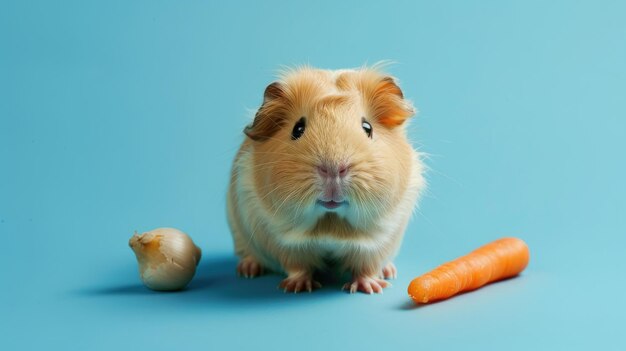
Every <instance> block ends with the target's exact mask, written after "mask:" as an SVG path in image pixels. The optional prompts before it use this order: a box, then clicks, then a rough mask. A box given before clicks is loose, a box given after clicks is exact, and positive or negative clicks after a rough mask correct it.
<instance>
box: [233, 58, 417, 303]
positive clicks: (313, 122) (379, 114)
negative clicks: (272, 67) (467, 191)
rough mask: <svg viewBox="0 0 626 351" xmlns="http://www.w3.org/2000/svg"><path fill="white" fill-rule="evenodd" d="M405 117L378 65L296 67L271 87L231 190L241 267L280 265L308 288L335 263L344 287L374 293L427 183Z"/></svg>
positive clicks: (405, 108)
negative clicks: (345, 274)
mask: <svg viewBox="0 0 626 351" xmlns="http://www.w3.org/2000/svg"><path fill="white" fill-rule="evenodd" d="M413 113H414V112H413V107H412V106H411V104H410V102H408V101H407V100H405V99H404V97H403V96H402V92H401V90H400V89H399V88H398V86H397V85H396V83H395V82H394V80H393V79H392V78H391V77H388V76H385V75H383V74H381V73H380V72H379V71H377V70H376V69H370V68H362V69H358V70H339V71H327V70H318V69H313V68H299V69H296V70H293V71H290V72H287V73H286V74H285V75H284V76H283V77H282V78H281V80H280V81H279V82H275V83H272V84H271V85H269V86H268V87H267V89H266V91H265V96H264V101H263V105H262V106H261V108H260V109H259V111H258V112H257V114H256V117H255V119H254V122H253V123H252V124H251V125H250V126H248V127H246V129H245V130H244V132H245V134H246V135H247V138H246V140H245V141H244V142H243V144H242V146H241V148H240V149H239V152H238V153H237V156H236V158H235V161H234V164H233V169H232V176H231V182H230V186H229V190H228V196H227V209H228V220H229V225H230V228H231V231H232V234H233V239H234V243H235V252H236V254H237V255H238V256H239V257H240V259H241V260H240V262H239V265H238V268H237V269H238V272H239V273H240V274H241V275H244V276H247V277H254V276H256V275H259V274H261V272H262V271H263V269H270V270H273V271H277V272H284V273H285V274H287V278H286V279H285V280H283V282H282V283H281V287H283V288H284V289H285V290H286V291H293V292H298V291H303V290H308V291H311V290H312V289H313V288H316V287H319V283H317V282H315V281H314V280H313V273H314V272H315V271H316V270H318V269H324V268H328V267H326V265H327V264H328V262H333V264H336V265H338V267H337V268H339V269H341V270H345V271H349V272H351V273H352V275H353V281H352V282H350V283H347V284H346V286H345V287H346V288H348V289H349V290H350V291H351V292H355V291H357V290H360V291H363V292H367V293H371V292H382V288H384V287H386V286H387V285H388V282H387V281H386V280H384V278H393V277H395V275H396V271H395V267H394V266H393V263H392V259H393V257H394V256H395V254H396V252H397V250H398V248H399V246H400V243H401V242H402V237H403V235H404V230H405V228H406V225H407V222H408V220H409V218H410V217H411V214H412V213H413V209H414V207H415V203H416V200H417V198H418V196H419V193H420V191H421V190H422V188H423V187H424V179H423V176H422V170H423V166H422V163H421V162H420V158H419V155H418V153H417V152H416V151H415V150H413V148H412V147H411V145H410V144H409V142H408V141H407V139H406V133H405V125H406V124H405V123H404V122H405V120H406V119H407V118H409V117H410V116H411V115H413Z"/></svg>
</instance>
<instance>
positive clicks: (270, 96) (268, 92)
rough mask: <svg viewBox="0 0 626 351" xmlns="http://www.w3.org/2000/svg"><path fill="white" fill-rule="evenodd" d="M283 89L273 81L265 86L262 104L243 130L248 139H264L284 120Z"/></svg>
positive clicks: (278, 127)
mask: <svg viewBox="0 0 626 351" xmlns="http://www.w3.org/2000/svg"><path fill="white" fill-rule="evenodd" d="M285 105H286V104H285V91H284V89H283V87H282V85H281V84H280V83H278V82H274V83H272V84H270V85H268V86H267V88H265V93H264V94H263V104H262V105H261V107H260V108H259V110H258V111H257V113H256V115H255V116H254V121H253V122H252V124H250V125H248V126H246V128H245V129H244V130H243V132H244V134H246V135H247V136H248V137H249V138H250V139H252V140H255V141H264V140H267V139H269V138H270V137H272V135H274V134H276V132H277V131H278V130H280V128H282V127H283V125H284V124H285V122H286V113H285V112H286V111H285Z"/></svg>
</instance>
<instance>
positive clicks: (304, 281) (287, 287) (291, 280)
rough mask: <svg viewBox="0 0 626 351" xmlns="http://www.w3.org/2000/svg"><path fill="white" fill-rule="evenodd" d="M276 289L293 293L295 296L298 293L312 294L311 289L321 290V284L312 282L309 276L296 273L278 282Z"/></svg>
mask: <svg viewBox="0 0 626 351" xmlns="http://www.w3.org/2000/svg"><path fill="white" fill-rule="evenodd" d="M278 287H279V288H281V289H283V290H284V291H285V292H293V293H296V294H297V293H299V292H300V291H308V292H312V291H313V289H319V288H321V287H322V284H320V283H319V282H317V281H315V280H313V277H312V276H311V274H308V273H296V274H290V275H289V276H288V277H287V278H285V279H284V280H283V281H282V282H280V285H278Z"/></svg>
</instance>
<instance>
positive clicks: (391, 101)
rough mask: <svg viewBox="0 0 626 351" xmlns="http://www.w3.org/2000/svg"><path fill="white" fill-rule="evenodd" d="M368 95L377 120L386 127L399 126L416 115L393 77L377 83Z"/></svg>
mask: <svg viewBox="0 0 626 351" xmlns="http://www.w3.org/2000/svg"><path fill="white" fill-rule="evenodd" d="M367 95H369V96H367V99H368V100H369V106H370V108H371V109H372V114H373V115H374V118H375V120H376V121H378V123H380V124H382V125H384V126H386V127H390V128H391V127H396V126H399V125H401V124H402V123H404V121H406V120H407V119H408V118H409V117H411V116H412V115H413V114H415V109H414V108H413V105H412V104H411V102H410V101H408V100H405V99H404V95H403V94H402V90H400V87H398V85H397V84H396V82H395V80H394V79H393V78H392V77H383V78H382V79H380V80H378V81H377V82H375V83H374V84H373V89H371V90H370V91H369V94H367Z"/></svg>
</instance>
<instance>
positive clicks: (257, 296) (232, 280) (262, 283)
mask: <svg viewBox="0 0 626 351" xmlns="http://www.w3.org/2000/svg"><path fill="white" fill-rule="evenodd" d="M237 261H238V259H237V258H236V257H233V256H227V257H221V258H215V257H207V258H206V259H203V260H202V261H201V262H200V265H199V266H198V270H197V271H196V277H195V278H194V279H193V281H192V282H191V283H190V284H189V286H188V287H187V289H188V290H189V291H194V290H202V291H205V292H206V293H207V294H208V296H209V297H211V298H217V299H220V300H231V301H234V302H236V303H238V304H240V303H242V302H246V301H249V302H252V303H253V302H255V301H259V300H262V301H264V302H267V301H268V300H280V301H284V300H293V299H309V298H318V297H321V296H325V295H342V293H345V292H342V291H341V287H342V285H343V283H344V281H343V279H345V277H342V276H338V275H337V274H336V273H332V272H320V273H318V274H316V275H315V279H316V280H318V281H319V282H320V283H321V284H322V288H321V289H317V290H314V291H313V292H311V293H309V292H308V291H305V292H300V293H297V294H294V293H285V292H284V291H283V290H282V289H281V288H279V287H278V285H279V284H280V282H281V281H282V280H283V279H284V278H285V276H284V275H283V274H278V273H274V272H266V273H265V274H263V275H261V276H259V277H256V278H243V277H238V276H237V274H236V267H237Z"/></svg>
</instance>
